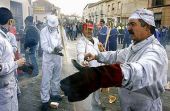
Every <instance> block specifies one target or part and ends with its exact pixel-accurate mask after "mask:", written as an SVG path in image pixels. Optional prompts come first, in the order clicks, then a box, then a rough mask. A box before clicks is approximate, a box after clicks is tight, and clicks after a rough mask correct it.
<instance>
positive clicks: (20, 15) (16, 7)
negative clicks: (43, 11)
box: [0, 0, 32, 30]
mask: <svg viewBox="0 0 170 111" xmlns="http://www.w3.org/2000/svg"><path fill="white" fill-rule="evenodd" d="M30 3H31V1H30V0H1V3H0V7H7V8H9V9H10V10H11V12H12V13H13V17H14V19H15V25H16V28H17V30H20V28H23V26H24V19H25V18H26V17H27V16H28V15H31V14H32V13H31V4H30Z"/></svg>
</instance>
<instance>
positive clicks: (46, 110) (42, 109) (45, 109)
mask: <svg viewBox="0 0 170 111" xmlns="http://www.w3.org/2000/svg"><path fill="white" fill-rule="evenodd" d="M48 106H49V104H48V102H46V103H42V106H41V111H48Z"/></svg>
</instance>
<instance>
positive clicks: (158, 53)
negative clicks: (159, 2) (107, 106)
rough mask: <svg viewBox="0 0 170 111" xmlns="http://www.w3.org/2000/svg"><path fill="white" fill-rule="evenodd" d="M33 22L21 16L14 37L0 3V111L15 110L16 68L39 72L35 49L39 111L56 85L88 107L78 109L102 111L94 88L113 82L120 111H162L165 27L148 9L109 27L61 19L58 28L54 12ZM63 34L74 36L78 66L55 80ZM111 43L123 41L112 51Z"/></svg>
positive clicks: (55, 97) (57, 96) (57, 92)
mask: <svg viewBox="0 0 170 111" xmlns="http://www.w3.org/2000/svg"><path fill="white" fill-rule="evenodd" d="M33 21H34V18H33V16H27V17H26V18H25V21H24V22H25V28H23V31H21V32H20V34H19V35H20V38H19V39H17V37H16V36H17V34H16V28H15V26H14V19H13V15H12V13H11V11H10V10H9V9H7V8H4V7H0V39H1V40H0V110H1V111H7V110H8V111H18V97H17V95H18V94H20V93H21V92H20V89H19V87H18V85H17V73H19V69H20V70H22V71H23V73H30V74H31V75H32V76H37V75H38V74H39V65H38V62H37V51H38V52H39V53H40V56H42V81H41V89H40V95H41V102H42V107H41V110H42V111H48V109H49V104H50V101H55V102H59V101H61V100H62V96H61V90H63V92H64V94H65V95H66V96H68V100H69V101H70V102H75V101H79V102H78V103H77V104H86V105H85V106H88V107H82V108H81V110H82V111H102V109H101V101H100V91H99V88H107V87H119V91H118V92H119V97H120V106H121V110H122V111H144V110H146V111H155V109H156V110H158V111H162V103H161V99H160V95H161V94H162V93H163V92H164V86H165V85H166V82H167V70H168V58H167V54H166V51H165V48H166V45H167V44H168V42H169V41H170V29H169V28H167V27H164V26H163V27H162V28H156V25H155V21H154V15H153V12H152V11H150V10H147V9H140V10H136V11H135V12H134V13H133V14H132V15H131V16H130V17H129V19H128V24H127V26H124V27H123V26H121V27H114V26H109V25H108V24H109V23H106V22H105V20H104V19H101V20H100V23H99V25H96V24H94V23H93V22H92V21H89V20H86V22H85V23H81V22H78V23H64V25H63V26H64V28H62V24H61V23H59V18H58V17H57V16H56V15H54V14H51V15H47V17H46V21H45V22H44V23H43V22H40V21H38V22H37V24H36V25H35V24H34V22H33ZM65 33H66V34H65ZM63 36H66V37H67V39H68V40H70V41H73V40H76V39H78V40H77V41H76V42H77V46H76V50H77V61H78V63H79V64H80V65H81V66H82V67H81V68H80V69H79V70H80V71H79V72H76V73H75V74H73V75H71V76H69V77H66V78H64V79H63V80H61V73H62V67H63V66H62V61H63V60H62V58H63V56H64V54H63V48H64V43H63V42H64V40H63V39H65V37H63ZM78 36H80V38H78ZM17 41H19V42H21V47H20V48H21V49H19V46H18V45H17ZM117 44H123V47H122V49H120V50H117ZM22 50H23V52H22ZM20 53H24V55H25V58H24V57H22V56H19V55H18V54H20ZM27 63H29V64H30V65H31V66H29V65H26V64H27ZM30 67H31V68H30ZM25 68H26V69H27V70H25ZM17 70H18V71H17ZM30 70H31V72H30ZM127 100H128V101H127ZM89 101H90V103H89ZM1 103H2V104H1ZM77 110H79V109H77Z"/></svg>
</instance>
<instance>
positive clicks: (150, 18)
mask: <svg viewBox="0 0 170 111" xmlns="http://www.w3.org/2000/svg"><path fill="white" fill-rule="evenodd" d="M129 19H142V20H143V21H145V22H146V23H147V24H149V25H152V26H154V27H155V20H154V14H153V12H152V11H150V10H147V9H139V10H136V11H135V12H134V13H133V14H132V15H131V16H130V17H129Z"/></svg>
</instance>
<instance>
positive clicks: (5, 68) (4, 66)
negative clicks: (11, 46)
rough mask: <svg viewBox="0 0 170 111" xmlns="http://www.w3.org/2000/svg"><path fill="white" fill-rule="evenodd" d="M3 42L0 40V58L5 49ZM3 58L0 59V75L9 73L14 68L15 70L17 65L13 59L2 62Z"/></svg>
mask: <svg viewBox="0 0 170 111" xmlns="http://www.w3.org/2000/svg"><path fill="white" fill-rule="evenodd" d="M4 44H5V43H3V42H2V41H1V43H0V59H2V55H3V53H4V51H5V46H4ZM2 61H3V60H0V66H1V70H0V76H3V75H7V74H10V73H11V72H13V71H14V70H16V69H17V68H18V65H17V63H16V62H15V61H8V62H5V63H4V62H2Z"/></svg>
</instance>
